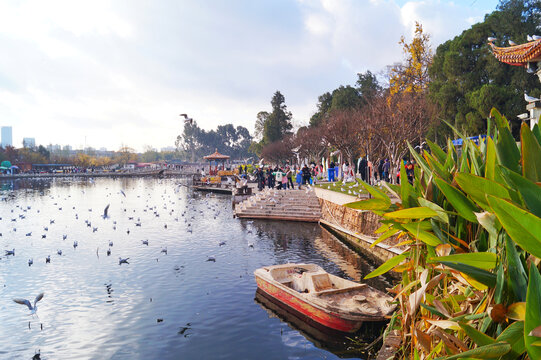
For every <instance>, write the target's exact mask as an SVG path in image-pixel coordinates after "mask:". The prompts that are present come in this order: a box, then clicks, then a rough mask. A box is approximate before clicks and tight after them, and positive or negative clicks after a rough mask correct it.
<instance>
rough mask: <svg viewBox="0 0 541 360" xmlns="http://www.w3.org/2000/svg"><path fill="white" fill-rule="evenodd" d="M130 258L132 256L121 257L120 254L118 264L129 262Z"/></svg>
mask: <svg viewBox="0 0 541 360" xmlns="http://www.w3.org/2000/svg"><path fill="white" fill-rule="evenodd" d="M129 259H130V258H125V259H123V258H121V257H120V256H119V257H118V265H122V264H129V262H128V260H129Z"/></svg>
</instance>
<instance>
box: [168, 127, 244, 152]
mask: <svg viewBox="0 0 541 360" xmlns="http://www.w3.org/2000/svg"><path fill="white" fill-rule="evenodd" d="M251 143H252V135H250V132H249V131H248V129H246V128H245V127H244V126H237V127H234V126H233V125H232V124H226V125H219V126H218V128H217V129H216V130H209V131H206V130H204V129H201V128H200V127H199V126H198V125H197V122H195V121H194V122H193V123H185V124H184V130H183V132H182V135H179V136H177V140H176V141H175V145H176V146H177V149H178V150H179V151H181V152H183V153H184V154H185V158H187V159H190V161H192V162H193V161H198V160H201V158H202V157H203V156H205V155H209V154H211V153H213V152H214V151H215V150H216V149H217V150H218V152H220V153H222V154H224V155H229V156H231V158H232V159H243V158H247V157H249V156H250V152H249V147H250V144H251Z"/></svg>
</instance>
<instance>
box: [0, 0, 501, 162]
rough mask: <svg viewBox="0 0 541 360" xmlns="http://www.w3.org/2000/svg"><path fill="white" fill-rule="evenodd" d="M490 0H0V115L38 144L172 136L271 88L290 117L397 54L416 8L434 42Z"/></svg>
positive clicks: (248, 104)
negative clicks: (187, 122) (188, 122)
mask: <svg viewBox="0 0 541 360" xmlns="http://www.w3.org/2000/svg"><path fill="white" fill-rule="evenodd" d="M497 3H498V2H497V1H488V0H476V1H475V0H468V1H446V0H423V1H416V0H412V1H405V0H358V1H355V0H265V1H263V0H262V1H252V0H243V1H241V0H215V1H210V0H209V1H187V0H186V1H179V0H175V1H173V0H161V1H144V0H124V1H107V0H94V1H78V2H75V1H71V0H49V1H46V2H45V1H41V0H30V1H14V0H13V1H11V0H8V1H2V2H0V48H2V50H3V56H2V57H0V125H2V126H5V125H11V126H13V137H14V143H15V145H16V146H21V144H22V138H23V137H35V138H36V143H37V144H44V145H47V144H49V143H52V144H61V145H64V144H71V145H72V146H74V147H76V148H78V147H81V146H83V145H84V144H85V139H86V144H87V145H89V146H93V147H96V148H100V147H107V148H109V149H115V150H116V149H118V148H119V147H120V146H121V145H122V144H125V145H128V146H132V147H134V148H136V149H137V150H139V151H142V150H143V149H144V148H145V147H146V146H152V147H155V148H158V149H159V148H161V147H165V146H172V145H173V143H174V140H175V138H176V135H178V134H179V133H180V132H181V130H182V124H181V121H180V117H179V116H178V114H180V113H183V112H185V113H188V114H189V115H190V116H192V117H193V118H194V119H195V120H196V121H197V122H198V124H199V125H200V126H201V127H203V128H205V129H211V128H215V127H216V126H217V125H219V124H225V123H233V124H234V125H243V126H245V127H247V128H248V129H249V130H250V131H253V125H254V122H255V118H256V114H257V113H258V112H259V111H261V110H269V108H270V99H271V97H272V94H273V93H274V92H275V91H276V90H280V91H281V92H282V93H283V94H284V95H285V98H286V104H287V105H288V107H289V109H290V110H291V111H292V112H293V116H294V124H295V125H296V126H300V125H303V124H307V122H308V120H309V118H310V116H311V115H312V114H313V112H314V111H315V109H316V102H317V97H318V96H319V95H320V94H322V93H324V92H326V91H332V90H333V89H334V88H336V87H338V86H339V85H341V84H344V85H346V84H353V83H354V82H355V81H356V76H357V75H356V74H357V73H358V72H364V71H366V70H371V71H372V72H376V73H379V72H382V71H383V70H384V69H385V67H386V65H390V64H392V63H394V62H396V61H400V59H401V56H402V54H401V49H400V46H399V45H398V41H399V39H400V36H401V35H405V36H406V37H407V38H410V37H411V34H412V32H413V28H414V24H415V21H420V22H421V23H422V24H423V27H424V29H425V31H426V32H428V33H430V34H431V36H432V44H433V47H434V48H435V47H436V46H437V45H438V44H440V43H442V42H444V41H446V40H448V39H451V38H452V37H454V36H456V35H458V34H460V33H461V32H462V31H463V30H465V29H467V28H469V27H470V26H471V25H472V24H474V23H476V22H478V21H482V19H483V17H484V15H485V14H487V13H489V12H491V11H493V10H494V9H495V8H496V6H497Z"/></svg>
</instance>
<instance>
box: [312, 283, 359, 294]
mask: <svg viewBox="0 0 541 360" xmlns="http://www.w3.org/2000/svg"><path fill="white" fill-rule="evenodd" d="M365 286H366V284H359V285H355V286H349V287H345V288H338V289H326V290H322V291H318V293H317V295H334V294H341V293H346V292H349V291H351V290H359V289H362V288H364V287H365Z"/></svg>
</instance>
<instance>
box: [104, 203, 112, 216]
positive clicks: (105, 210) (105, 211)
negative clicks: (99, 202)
mask: <svg viewBox="0 0 541 360" xmlns="http://www.w3.org/2000/svg"><path fill="white" fill-rule="evenodd" d="M109 205H110V204H107V206H106V207H105V209H104V210H103V218H104V219H107V218H108V217H109V216H108V215H107V212H108V211H109Z"/></svg>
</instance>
